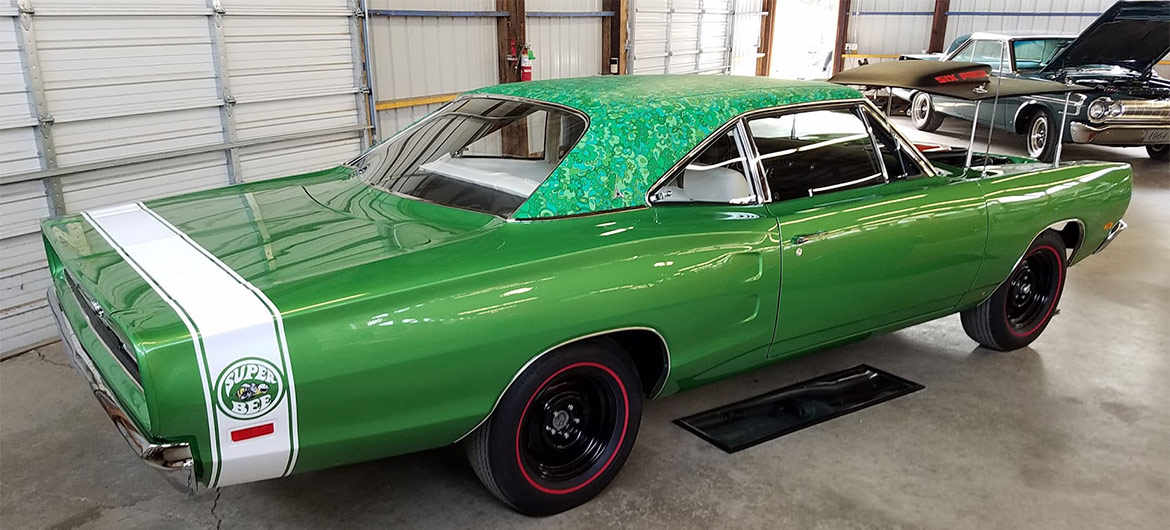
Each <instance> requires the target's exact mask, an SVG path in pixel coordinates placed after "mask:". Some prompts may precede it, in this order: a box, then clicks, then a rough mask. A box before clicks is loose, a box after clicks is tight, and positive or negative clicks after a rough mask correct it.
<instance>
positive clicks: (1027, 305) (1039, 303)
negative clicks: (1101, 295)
mask: <svg viewBox="0 0 1170 530" xmlns="http://www.w3.org/2000/svg"><path fill="white" fill-rule="evenodd" d="M1066 269H1067V264H1066V263H1065V246H1064V240H1063V239H1061V237H1060V235H1059V234H1057V233H1056V232H1053V231H1046V232H1044V233H1043V234H1041V235H1040V237H1038V238H1036V241H1035V242H1033V243H1032V246H1030V247H1028V251H1027V252H1025V253H1024V257H1023V258H1022V259H1021V260H1020V263H1019V264H1017V265H1016V268H1015V269H1014V270H1012V273H1011V275H1009V276H1008V279H1007V281H1005V282H1003V284H1002V285H1000V286H999V288H997V289H996V290H995V292H994V293H992V294H991V297H990V298H988V299H987V300H984V301H983V303H981V304H979V305H978V306H975V307H974V308H972V309H968V310H966V311H963V312H962V313H959V317H960V319H961V320H962V322H963V331H966V332H967V336H969V337H971V338H972V339H975V341H976V342H978V343H979V344H981V345H982V346H983V347H985V348H989V349H992V350H998V351H1010V350H1017V349H1020V348H1023V347H1025V346H1027V345H1029V344H1031V343H1032V341H1034V340H1036V338H1037V337H1039V336H1040V334H1041V333H1043V332H1044V329H1045V328H1047V327H1048V323H1049V322H1051V321H1052V316H1053V315H1054V314H1055V313H1056V306H1057V304H1059V303H1060V295H1061V293H1062V292H1063V291H1064V276H1065V270H1066Z"/></svg>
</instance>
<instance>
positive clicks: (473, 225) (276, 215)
mask: <svg viewBox="0 0 1170 530" xmlns="http://www.w3.org/2000/svg"><path fill="white" fill-rule="evenodd" d="M350 177H351V174H350V171H349V170H348V169H346V168H338V169H335V170H330V171H328V172H323V173H318V174H313V175H309V176H300V177H288V178H282V179H276V180H273V181H266V182H262V183H257V184H248V185H241V186H232V187H228V188H221V189H216V190H210V191H205V192H198V193H193V194H188V195H181V196H176V197H171V198H166V199H160V200H155V201H147V202H145V203H143V207H145V208H147V209H149V210H150V211H152V212H154V213H155V214H157V215H159V216H161V217H162V218H163V219H165V220H166V221H167V222H169V223H170V224H172V225H174V227H175V228H177V229H178V230H180V231H181V232H182V233H183V234H185V235H186V236H187V237H189V238H190V239H191V240H193V241H194V242H195V243H197V244H198V245H199V246H201V247H203V249H206V250H207V252H209V253H210V254H211V255H213V256H214V257H215V258H217V259H219V260H220V261H222V262H223V263H224V264H225V265H227V266H228V267H229V268H231V269H232V270H233V271H234V272H235V273H237V274H238V275H239V276H240V277H241V278H243V279H245V280H247V281H248V282H249V283H251V284H252V285H254V286H255V287H256V288H258V289H260V290H261V291H263V292H264V293H265V294H266V295H268V296H269V297H270V298H271V299H272V300H273V301H274V302H276V304H277V306H278V307H280V308H281V310H282V311H284V310H286V308H285V307H282V304H281V301H282V300H283V301H287V302H288V305H289V306H296V307H305V306H306V305H312V304H314V303H317V302H321V301H328V300H336V299H337V298H338V297H339V296H345V295H346V294H347V293H337V292H334V291H335V289H329V288H325V287H320V286H321V285H325V284H328V285H332V286H333V287H334V288H335V287H336V286H337V283H338V282H337V280H336V279H337V278H338V277H341V276H352V278H348V279H347V281H346V283H345V284H346V285H347V287H349V286H352V290H353V291H354V292H362V291H364V290H365V289H364V287H365V285H366V284H367V283H369V282H378V281H381V282H385V281H387V279H386V278H381V279H379V278H367V277H365V275H363V274H361V273H359V272H357V271H358V270H359V269H361V268H362V267H363V266H365V265H368V264H371V263H375V262H382V261H384V260H389V259H392V258H394V257H395V256H400V255H403V254H408V253H413V252H419V251H424V250H427V249H433V248H437V247H444V246H446V245H448V244H451V243H454V242H457V241H460V240H464V239H472V238H475V237H477V236H479V235H482V234H485V233H487V232H490V231H491V229H492V228H493V227H496V226H500V225H502V224H503V220H502V219H500V218H498V217H494V216H491V215H486V214H481V213H476V212H470V211H464V210H458V209H453V208H448V207H444V206H438V205H434V204H429V203H424V202H420V201H416V200H411V199H406V198H403V197H399V196H396V195H393V194H390V193H386V192H384V191H380V190H377V189H374V188H371V187H369V186H368V185H366V184H364V183H362V182H361V181H360V180H358V179H354V178H350ZM43 232H44V234H45V239H46V241H47V242H48V243H49V244H50V245H51V246H52V248H53V251H54V254H55V257H56V260H57V261H58V263H59V266H60V267H62V268H63V269H64V271H68V274H69V276H70V277H71V278H72V279H73V280H74V281H76V283H77V285H78V286H79V287H80V290H81V291H83V292H84V293H86V295H88V297H90V298H92V300H93V301H94V302H96V303H97V304H100V306H101V307H102V308H103V310H104V312H105V314H106V315H108V318H109V319H110V321H112V322H114V323H116V324H118V326H117V327H119V328H122V329H123V330H124V331H125V333H126V335H127V336H129V338H130V340H131V341H132V342H135V343H141V342H142V341H146V342H151V343H158V342H159V341H161V342H169V340H185V338H186V337H185V336H184V334H183V332H182V329H181V328H180V327H179V326H177V318H176V317H175V316H174V315H173V311H172V310H170V309H169V308H167V307H166V305H165V304H163V302H162V300H161V299H160V298H159V297H157V296H153V295H149V293H150V291H151V287H150V286H149V285H148V284H147V282H146V281H145V280H144V279H143V278H142V277H141V276H140V275H139V274H138V273H137V272H136V271H134V270H133V269H132V268H131V267H130V266H129V265H128V264H126V263H125V261H124V260H123V259H122V258H121V256H119V255H118V253H117V252H115V251H114V249H113V248H111V247H110V246H109V245H108V244H106V243H105V241H104V240H103V239H102V237H101V236H100V235H99V234H98V233H96V231H95V230H94V228H93V226H91V224H90V223H88V222H86V221H85V220H84V219H82V218H81V216H72V217H65V218H60V219H54V220H50V221H47V222H46V223H45V225H44V228H43ZM175 266H176V267H178V268H181V267H183V266H185V265H184V264H181V263H176V264H175ZM322 278H329V279H330V280H329V281H316V280H317V279H322ZM348 294H352V293H348Z"/></svg>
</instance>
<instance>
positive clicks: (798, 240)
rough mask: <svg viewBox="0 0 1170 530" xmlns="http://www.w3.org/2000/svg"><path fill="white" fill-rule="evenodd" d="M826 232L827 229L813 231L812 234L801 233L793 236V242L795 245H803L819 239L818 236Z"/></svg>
mask: <svg viewBox="0 0 1170 530" xmlns="http://www.w3.org/2000/svg"><path fill="white" fill-rule="evenodd" d="M824 233H825V231H824V230H821V231H819V232H813V233H811V234H800V235H798V236H796V237H793V238H792V244H793V245H803V244H805V243H808V242H809V241H812V240H814V239H817V237H818V236H820V235H821V234H824Z"/></svg>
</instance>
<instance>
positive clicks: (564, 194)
mask: <svg viewBox="0 0 1170 530" xmlns="http://www.w3.org/2000/svg"><path fill="white" fill-rule="evenodd" d="M475 95H501V96H512V97H522V98H529V99H535V100H540V101H546V102H549V103H555V104H558V105H564V106H566V107H570V108H573V109H577V110H579V111H581V112H582V113H584V114H585V115H586V116H588V117H589V128H588V129H587V130H586V131H585V135H584V136H582V138H581V140H580V142H578V144H577V145H576V147H574V148H573V150H572V151H571V152H570V153H569V154H568V156H566V157H565V159H564V161H562V162H561V164H560V165H559V166H557V168H556V169H555V170H554V171H553V173H552V174H551V175H549V177H548V179H546V180H545V181H544V183H543V184H541V185H540V186H539V187H538V188H537V189H536V191H535V192H534V193H533V194H532V196H531V197H530V198H529V199H528V200H527V201H526V202H525V203H524V204H523V205H521V206H520V209H519V210H517V211H516V213H515V214H514V217H516V218H518V219H528V218H537V217H558V216H566V215H578V214H585V213H595V212H603V211H608V210H616V209H621V208H629V207H634V206H644V205H645V204H646V200H645V196H646V192H647V191H649V189H650V187H651V186H653V185H654V183H655V182H657V181H658V180H659V179H660V178H661V177H662V176H663V175H664V174H665V173H666V172H667V171H668V170H670V168H671V167H672V166H673V165H674V164H675V162H677V161H678V160H679V159H680V158H682V157H683V156H685V155H686V154H687V153H688V152H690V151H691V150H692V149H694V147H695V146H697V145H698V144H699V143H700V142H702V141H703V139H705V138H706V137H707V136H709V135H711V133H713V132H715V130H717V129H718V128H719V127H720V126H722V125H723V124H725V123H727V122H728V121H730V120H731V119H732V118H734V117H736V116H738V115H740V114H743V113H745V112H750V111H753V110H758V109H765V108H770V107H780V106H785V105H791V104H796V103H806V102H812V101H831V100H840V99H854V98H860V97H861V93H860V92H858V91H856V90H854V89H851V88H848V87H843V86H840V85H834V84H830V83H824V82H816V81H782V80H777V79H768V78H759V77H736V76H714V75H711V76H704V75H680V76H671V75H655V76H648V75H647V76H643V75H638V76H596V77H582V78H574V79H556V80H549V81H530V82H524V83H508V84H503V85H496V86H491V87H487V88H482V89H479V90H476V91H473V92H471V93H469V95H468V96H466V97H471V96H475Z"/></svg>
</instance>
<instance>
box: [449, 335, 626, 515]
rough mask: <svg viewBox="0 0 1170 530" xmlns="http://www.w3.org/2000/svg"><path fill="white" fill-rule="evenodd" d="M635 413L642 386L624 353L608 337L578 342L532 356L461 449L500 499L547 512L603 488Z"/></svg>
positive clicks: (621, 458) (622, 455)
mask: <svg viewBox="0 0 1170 530" xmlns="http://www.w3.org/2000/svg"><path fill="white" fill-rule="evenodd" d="M641 419H642V387H641V383H640V380H639V378H638V374H637V370H636V368H635V367H634V365H633V364H632V363H631V361H630V359H629V357H628V356H627V355H626V354H625V353H624V352H622V351H621V349H620V348H619V347H618V346H617V345H616V344H614V343H612V342H610V341H607V340H591V341H587V342H581V343H577V344H572V345H569V346H566V347H564V348H562V349H560V350H558V351H555V352H551V353H549V354H547V355H545V356H544V357H541V358H540V359H538V360H537V361H536V362H534V363H532V365H531V366H530V367H529V368H528V369H527V370H525V371H524V373H523V374H521V375H520V376H519V377H518V378H517V379H516V381H515V382H514V383H513V384H512V386H511V387H510V388H509V389H508V390H507V391H506V392H505V393H504V395H503V397H502V398H501V399H500V402H499V404H498V405H497V406H496V409H495V411H494V412H493V413H492V415H491V417H490V418H489V419H488V421H487V422H485V423H484V424H483V425H481V426H480V427H479V428H478V429H477V430H476V431H475V432H474V433H473V434H472V435H471V437H470V438H469V440H468V442H467V445H466V448H467V456H468V459H469V460H470V461H471V466H472V468H474V469H475V474H476V475H477V476H479V479H480V481H481V482H483V484H484V486H486V487H487V489H488V490H489V491H491V492H492V494H494V495H495V496H496V497H497V498H499V499H500V500H501V501H503V502H505V503H507V504H508V505H509V506H511V507H513V508H515V509H516V510H517V511H519V512H521V513H524V514H527V515H536V516H543V515H552V514H555V513H559V512H563V511H565V510H568V509H571V508H574V507H576V506H579V505H581V504H583V503H585V502H586V501H588V500H590V499H592V498H593V497H595V496H596V495H597V494H598V493H600V492H601V490H603V489H605V487H606V485H608V484H609V482H610V481H611V480H613V478H614V477H615V476H617V474H618V471H619V470H621V467H622V465H623V464H624V463H625V461H626V457H628V456H629V454H630V449H631V448H632V447H633V445H634V440H635V439H636V438H637V436H638V426H639V423H640V422H641Z"/></svg>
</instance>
